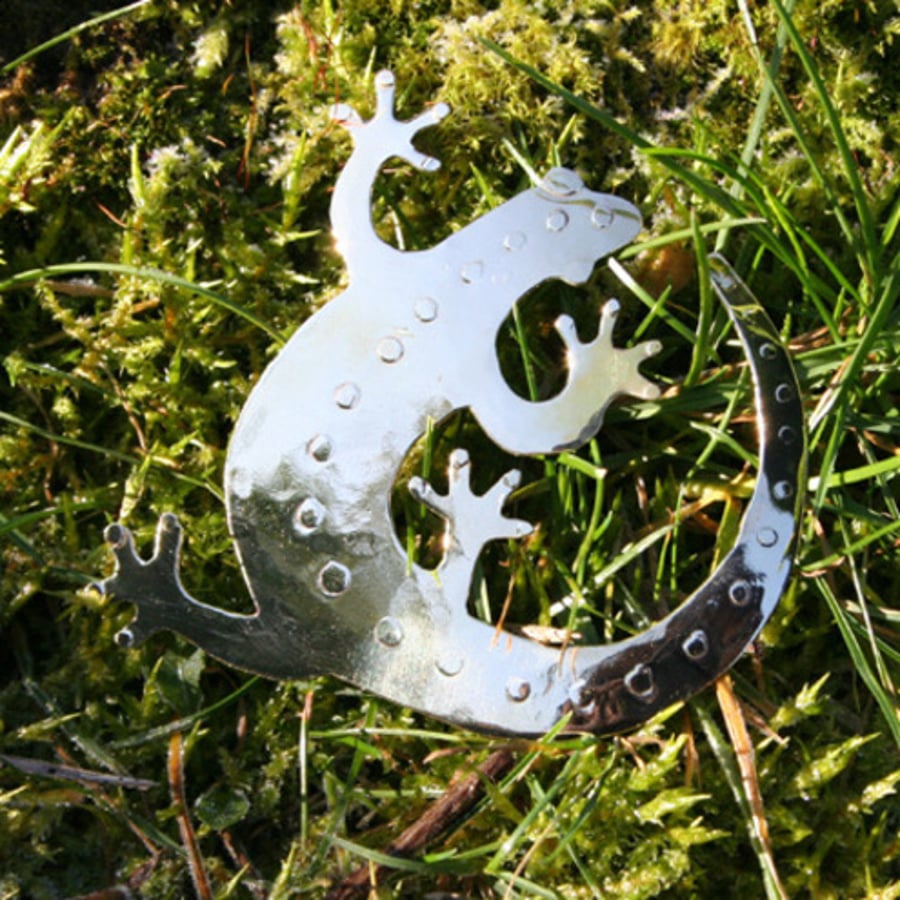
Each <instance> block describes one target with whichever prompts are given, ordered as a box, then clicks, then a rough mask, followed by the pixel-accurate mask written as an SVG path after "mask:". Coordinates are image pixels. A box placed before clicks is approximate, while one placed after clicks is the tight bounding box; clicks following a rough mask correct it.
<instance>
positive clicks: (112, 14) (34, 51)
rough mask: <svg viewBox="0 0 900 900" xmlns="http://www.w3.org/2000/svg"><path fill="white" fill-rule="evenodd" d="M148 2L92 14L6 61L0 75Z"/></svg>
mask: <svg viewBox="0 0 900 900" xmlns="http://www.w3.org/2000/svg"><path fill="white" fill-rule="evenodd" d="M149 3H150V0H137V2H136V3H129V4H128V6H121V7H119V9H113V10H110V11H109V12H106V13H101V14H100V15H99V16H94V18H93V19H88V20H87V21H86V22H80V23H79V24H78V25H75V26H74V27H72V28H69V29H67V30H66V31H63V32H61V33H60V34H58V35H56V36H55V37H52V38H50V40H49V41H44V42H43V43H42V44H38V45H37V47H32V48H31V49H30V50H29V51H28V52H27V53H23V54H22V55H21V56H17V57H16V58H15V59H14V60H12V62H8V63H6V65H4V66H2V67H0V75H6V73H7V72H12V70H13V69H15V68H16V66H20V65H22V63H24V62H28V60H29V59H33V58H34V57H35V56H37V55H38V54H40V53H43V52H44V51H45V50H49V49H50V48H51V47H55V46H56V45H57V44H62V43H63V42H65V41H68V40H70V39H71V38H73V37H75V36H76V35H78V34H81V32H82V31H87V30H88V29H89V28H93V27H94V26H95V25H102V24H103V23H104V22H111V21H112V20H113V19H119V18H121V17H122V16H127V15H128V14H129V13H131V12H134V11H135V10H137V9H140V8H141V7H142V6H147V5H148V4H149Z"/></svg>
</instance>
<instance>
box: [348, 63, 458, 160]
mask: <svg viewBox="0 0 900 900" xmlns="http://www.w3.org/2000/svg"><path fill="white" fill-rule="evenodd" d="M394 88H395V81H394V75H393V73H392V72H387V71H384V72H379V73H378V74H377V75H376V76H375V96H376V108H375V115H374V116H373V117H372V118H371V119H370V120H369V121H368V122H366V121H364V120H363V118H362V117H361V116H360V115H359V113H358V112H357V111H356V110H355V109H353V107H351V106H348V105H347V104H346V103H338V104H336V105H335V106H333V107H332V108H331V118H332V121H335V122H337V123H339V124H340V125H343V126H344V127H345V128H346V129H347V131H348V132H349V133H350V135H351V137H352V138H353V143H354V145H355V146H356V147H358V148H363V147H364V148H365V150H366V152H368V153H370V154H372V155H373V158H377V159H379V160H385V159H389V158H390V157H392V156H399V157H400V158H401V159H405V160H406V161H407V162H408V163H409V164H410V165H412V166H415V167H416V168H417V169H421V170H423V171H425V172H433V171H435V170H436V169H439V168H440V165H441V164H440V162H439V161H438V160H436V159H435V158H434V157H432V156H426V155H425V154H424V153H421V152H420V151H419V150H416V148H415V147H414V146H413V143H412V139H413V137H415V135H416V134H418V132H420V131H421V130H422V129H423V128H428V127H429V126H431V125H436V124H437V123H438V122H440V121H441V119H443V118H444V117H446V116H447V115H448V113H449V112H450V107H449V106H448V105H447V104H446V103H437V104H435V105H434V106H432V107H431V108H429V109H427V110H425V112H423V113H420V114H419V115H418V116H416V117H415V118H414V119H410V120H409V121H408V122H401V121H399V120H398V119H397V118H396V117H395V116H394Z"/></svg>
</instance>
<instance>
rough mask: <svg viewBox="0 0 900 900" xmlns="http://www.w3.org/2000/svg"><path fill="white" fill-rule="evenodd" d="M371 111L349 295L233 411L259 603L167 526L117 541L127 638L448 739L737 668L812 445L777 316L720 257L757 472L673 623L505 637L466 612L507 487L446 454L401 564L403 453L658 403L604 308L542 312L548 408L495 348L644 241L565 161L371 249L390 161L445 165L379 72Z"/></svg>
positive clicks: (118, 529)
mask: <svg viewBox="0 0 900 900" xmlns="http://www.w3.org/2000/svg"><path fill="white" fill-rule="evenodd" d="M375 87H376V92H377V109H376V113H375V115H374V117H373V118H372V119H371V120H369V121H363V120H362V119H361V118H360V117H359V115H358V114H357V113H356V112H355V111H354V110H353V109H351V108H349V107H347V106H344V105H340V106H337V107H335V108H334V110H333V111H332V117H333V118H334V119H335V120H336V121H338V122H340V123H341V124H342V125H344V126H345V127H346V128H347V130H348V131H349V132H350V134H351V135H352V138H353V152H352V155H351V156H350V159H349V161H348V162H347V164H346V166H345V168H344V169H343V171H342V173H341V174H340V177H339V178H338V181H337V184H336V187H335V190H334V196H333V200H332V205H331V219H332V224H333V228H334V233H335V235H336V237H337V240H338V245H339V248H340V250H341V252H342V254H343V256H344V259H345V260H346V264H347V269H348V272H349V287H348V289H347V290H346V291H345V292H344V293H343V294H342V295H340V296H339V297H337V298H336V299H334V300H332V301H331V302H330V303H329V304H328V305H327V306H326V307H324V308H323V309H322V310H321V311H319V312H317V313H316V314H315V315H314V316H313V317H312V318H310V319H309V320H308V321H307V322H305V323H304V324H303V325H302V327H300V328H299V329H298V330H297V332H296V333H295V334H294V336H293V337H292V338H291V340H290V341H289V342H288V343H287V345H286V346H285V347H284V349H283V350H282V351H281V353H280V354H279V355H278V357H277V358H276V359H275V360H274V362H273V363H272V364H271V365H270V366H269V368H268V370H267V371H266V372H265V374H264V375H263V377H262V378H261V380H260V381H259V383H258V384H257V386H256V387H255V388H254V390H253V392H252V393H251V395H250V398H249V400H248V401H247V404H246V407H245V408H244V410H243V412H242V414H241V416H240V419H239V421H238V423H237V426H236V428H235V431H234V435H233V437H232V440H231V444H230V447H229V451H228V457H227V462H226V472H225V486H226V498H227V507H228V517H229V526H230V530H231V533H232V535H233V538H234V542H235V545H236V548H237V553H238V555H239V558H240V562H241V566H242V569H243V573H244V576H245V578H246V581H247V585H248V587H249V590H250V592H251V594H252V596H253V599H254V602H255V605H256V612H255V613H254V614H252V615H237V614H233V613H230V612H226V611H224V610H221V609H219V608H216V607H214V606H210V605H207V604H204V603H200V602H198V601H196V600H194V599H193V598H192V597H190V596H189V595H188V594H187V593H186V591H185V590H184V588H183V587H182V585H181V582H180V579H179V574H178V568H179V552H180V546H181V539H182V535H181V528H180V526H179V524H178V520H177V518H176V517H175V516H174V515H172V514H171V513H166V514H164V515H163V516H162V517H161V518H160V520H159V525H158V529H157V534H156V547H155V551H154V553H153V556H152V557H151V558H150V559H149V560H147V561H145V560H143V559H141V558H140V557H139V556H138V555H137V554H136V552H135V549H134V543H133V539H132V535H131V533H130V532H129V530H128V529H127V528H125V527H123V526H122V525H120V524H114V525H110V526H109V527H108V529H107V531H106V539H107V541H108V542H109V544H110V546H111V548H112V551H113V554H114V556H115V560H116V569H115V573H114V574H113V575H112V576H111V577H109V578H107V579H106V580H104V581H103V582H102V583H101V584H100V585H99V587H100V589H101V590H102V591H103V592H105V593H106V594H110V595H114V596H115V597H117V598H119V599H122V600H126V601H128V602H130V603H133V604H134V605H135V606H136V607H137V614H136V616H135V618H134V620H133V621H132V622H131V624H130V625H129V626H128V627H127V628H125V629H123V630H122V631H121V632H120V633H119V635H118V636H117V640H118V642H119V643H120V644H121V645H122V646H126V647H130V646H134V645H136V644H138V643H140V642H141V641H143V640H144V639H146V638H147V637H148V636H149V635H151V634H153V633H154V632H156V631H159V630H162V629H171V630H173V631H176V632H179V633H180V634H182V635H183V636H185V637H186V638H188V639H189V640H191V641H193V642H194V643H196V644H198V645H199V646H200V647H202V648H203V649H204V650H206V651H207V652H209V653H210V654H212V655H213V656H215V657H217V658H219V659H221V660H223V661H225V662H227V663H230V664H232V665H234V666H237V667H239V668H242V669H246V670H249V671H252V672H257V673H260V674H263V675H266V676H270V677H272V678H278V679H284V678H303V677H307V676H310V675H314V674H329V675H333V676H337V677H338V678H341V679H343V680H345V681H347V682H350V683H352V684H354V685H357V686H359V687H361V688H364V689H366V690H369V691H372V692H374V693H376V694H379V695H381V696H382V697H385V698H388V699H390V700H392V701H394V702H396V703H399V704H403V705H405V706H409V707H413V708H414V709H417V710H421V711H424V712H427V713H429V714H431V715H433V716H436V717H438V718H441V719H444V720H447V721H450V722H453V723H456V724H458V725H461V726H466V727H472V728H477V729H480V730H484V731H489V732H493V733H514V734H524V735H537V734H541V733H544V732H545V731H547V730H548V729H550V728H551V727H553V726H554V725H555V724H556V723H557V722H558V721H559V720H560V717H561V716H563V715H564V714H567V713H568V714H569V715H570V719H569V727H570V728H572V729H578V730H586V731H592V732H595V733H598V734H600V733H608V732H613V731H618V730H622V729H624V728H628V727H630V726H633V725H636V724H638V723H640V722H642V721H644V720H645V719H647V718H648V717H649V716H651V715H652V714H654V713H655V712H657V711H658V710H660V709H662V708H664V707H666V706H667V705H669V704H671V703H673V702H675V701H677V700H680V699H683V698H685V697H688V696H689V695H691V694H694V693H696V692H697V691H698V690H700V689H701V688H702V687H704V686H705V685H706V684H708V683H709V682H710V681H712V680H713V679H715V678H716V677H717V676H718V675H720V674H721V673H723V672H724V671H725V670H727V669H728V668H729V667H730V666H731V665H732V664H733V663H734V661H735V660H736V659H737V658H738V657H739V656H740V654H741V653H742V652H743V651H744V649H745V648H746V646H747V645H748V643H749V642H750V641H751V640H753V638H754V637H755V636H756V635H757V634H758V632H759V630H760V628H761V627H762V625H763V624H764V622H765V621H766V619H767V618H768V617H769V616H770V615H771V613H772V610H773V609H774V607H775V605H776V603H777V601H778V598H779V596H780V594H781V592H782V590H783V587H784V584H785V581H786V579H787V577H788V573H789V570H790V562H791V547H792V542H793V536H794V532H795V519H796V504H797V496H796V495H797V487H798V484H799V479H800V477H801V472H802V469H803V460H804V429H803V419H802V414H801V408H800V400H799V396H798V386H797V381H796V377H795V375H794V372H793V369H792V366H791V362H790V359H789V357H788V355H787V353H786V352H785V350H784V348H783V346H782V344H781V341H780V340H779V338H778V335H777V333H776V331H775V329H774V327H773V326H772V324H771V322H770V321H769V319H768V318H767V316H766V314H765V313H764V311H763V310H762V308H761V307H760V305H759V304H758V302H757V301H756V300H755V299H754V298H753V296H752V295H751V294H750V292H749V291H748V290H747V288H746V287H745V286H744V285H743V284H742V283H741V282H740V281H739V280H738V278H737V276H736V275H735V274H734V272H733V271H732V270H731V268H730V267H729V266H728V264H727V263H726V262H725V261H724V260H722V259H720V258H716V257H714V258H713V259H712V260H711V271H712V279H713V285H714V287H715V290H716V292H717V293H718V296H719V298H720V299H721V301H722V302H723V303H724V305H725V308H726V309H727V311H728V314H729V315H730V317H731V318H732V320H733V322H734V325H735V328H736V331H737V334H738V336H739V338H740V341H741V343H742V345H743V348H744V351H745V353H746V355H747V360H748V363H749V367H750V371H751V373H752V376H753V381H754V387H755V399H756V405H757V420H758V426H759V434H760V441H761V449H760V455H759V474H758V477H757V482H756V489H755V491H754V494H753V497H752V500H751V501H750V503H749V506H748V508H747V510H746V512H745V515H744V519H743V524H742V526H741V529H740V534H739V536H738V539H737V543H736V545H735V547H734V549H733V550H732V551H731V552H730V553H729V554H728V556H727V557H726V558H725V559H724V560H723V561H722V562H721V564H720V565H719V567H718V568H717V570H716V571H715V573H714V574H713V575H712V577H710V578H709V580H708V581H707V582H706V583H705V584H703V585H702V586H701V587H700V588H699V589H698V590H697V591H696V592H695V593H694V594H693V596H691V597H690V598H689V599H688V600H687V601H685V603H684V604H683V605H682V606H680V607H679V608H678V609H677V610H676V611H675V612H673V613H672V614H671V615H669V616H667V617H666V618H664V619H662V620H661V621H659V622H657V623H656V624H655V625H653V626H652V627H651V628H649V629H648V630H647V631H645V632H643V633H642V634H638V635H636V636H634V637H632V638H630V639H628V640H624V641H620V642H618V643H612V644H609V645H598V646H569V647H566V648H564V649H560V648H558V647H550V646H546V645H544V644H541V643H538V642H536V641H534V640H531V639H529V638H528V637H525V636H521V635H514V634H506V635H504V640H501V641H499V642H498V641H495V628H494V626H492V625H489V624H487V623H485V622H481V621H478V620H476V619H475V618H474V617H472V616H471V615H470V614H469V613H468V612H467V610H466V602H467V598H468V593H469V587H470V582H471V579H472V574H473V569H474V566H475V563H476V559H477V557H478V555H479V553H480V551H481V549H482V547H483V546H484V544H485V543H487V542H488V541H491V540H494V539H497V538H515V537H522V536H525V535H527V534H528V533H529V532H530V531H531V526H530V525H529V524H528V523H526V522H524V521H521V520H517V519H513V518H509V517H507V516H505V515H504V514H503V512H502V507H503V505H504V502H505V500H506V498H507V496H508V495H509V494H510V492H511V491H512V490H513V489H514V488H515V487H516V486H517V484H518V483H519V473H518V472H517V471H515V470H514V471H510V472H508V473H507V474H506V475H504V476H503V477H502V478H501V479H500V480H499V481H498V482H497V483H496V484H495V485H494V486H493V487H492V488H491V489H490V490H488V491H487V493H485V494H484V495H482V496H477V495H475V494H474V493H473V492H472V490H471V489H470V485H469V471H470V469H469V466H470V462H469V459H468V456H467V454H466V453H465V452H464V451H462V450H457V451H455V452H454V453H453V454H451V457H450V471H449V492H448V493H447V494H446V495H443V494H439V493H437V492H436V491H435V490H434V489H433V488H432V487H431V486H430V485H429V484H428V483H426V482H425V481H423V480H422V479H418V478H416V479H413V480H412V481H411V482H410V484H409V488H410V490H411V491H412V493H413V495H414V496H415V497H416V498H418V499H419V500H421V501H422V502H423V503H424V504H426V505H427V506H428V507H430V508H431V509H433V510H434V511H436V512H437V513H439V514H440V515H441V516H443V517H444V518H445V519H446V522H447V524H446V553H445V556H444V558H443V560H442V561H441V563H440V565H439V566H438V569H437V572H436V573H435V572H433V571H428V570H425V569H421V568H419V567H417V566H416V565H411V564H410V563H409V561H408V558H407V554H406V552H405V550H404V549H403V547H402V546H401V544H400V542H399V540H398V538H397V536H396V534H395V529H394V524H393V522H392V518H391V512H390V494H391V489H392V486H393V484H394V482H395V479H396V476H397V473H398V469H399V467H400V465H401V463H402V462H403V460H404V458H405V457H406V456H407V453H408V452H409V449H410V447H411V446H412V445H413V444H414V443H415V442H416V441H417V439H419V438H420V437H421V436H422V434H423V433H424V432H425V431H426V428H427V427H428V425H429V423H430V422H436V421H439V420H441V419H443V418H445V417H446V416H447V415H448V414H449V413H451V412H452V411H454V410H457V409H460V408H463V407H468V408H469V409H470V410H471V411H472V413H473V414H474V415H475V417H476V418H477V419H478V421H479V423H480V424H481V426H482V427H483V428H484V430H485V431H486V432H487V434H488V435H489V436H490V437H491V438H492V439H493V440H494V441H495V442H496V443H497V444H498V445H499V446H500V447H502V448H504V449H505V450H507V451H509V452H510V453H513V454H536V453H550V452H554V451H560V450H563V449H566V448H575V447H578V446H581V445H582V444H584V443H585V442H586V441H588V440H589V439H590V438H591V437H592V436H593V435H594V434H595V433H596V432H597V430H598V429H599V428H600V425H601V423H602V419H603V414H604V411H605V410H606V408H607V406H608V405H609V403H610V401H611V400H613V398H615V397H617V396H619V395H631V396H636V397H639V398H646V399H651V398H654V397H655V396H657V393H658V391H657V388H656V387H655V386H654V385H653V384H651V383H650V382H649V381H647V380H646V379H644V378H643V377H642V376H641V375H640V374H639V372H638V365H639V364H640V363H641V361H643V360H645V359H647V358H648V357H649V356H651V355H653V354H654V353H656V352H657V351H658V350H659V344H658V343H656V342H647V343H642V344H639V345H637V346H636V347H634V348H632V349H618V348H616V347H614V346H613V343H612V332H613V326H614V324H615V321H616V316H617V313H618V309H619V307H618V304H617V303H616V301H610V302H608V303H607V304H606V305H605V306H604V307H603V309H602V312H601V316H600V324H599V333H598V335H597V337H596V339H595V340H593V341H591V342H588V343H582V342H581V341H580V340H579V338H578V336H577V334H576V332H575V327H574V324H573V322H572V321H571V319H569V318H568V317H564V316H563V317H560V318H559V319H558V320H557V322H556V328H557V330H558V331H559V333H560V335H561V337H562V339H563V341H564V343H565V345H566V351H567V353H566V359H567V365H568V381H567V384H566V386H565V388H564V389H563V390H562V391H561V392H560V393H559V394H558V395H557V396H556V397H553V398H552V399H549V400H546V401H542V402H535V403H532V402H529V401H526V400H524V399H522V398H520V397H519V396H518V395H516V394H515V393H514V392H513V391H512V390H511V389H510V388H509V386H508V385H507V383H506V381H505V379H504V377H503V375H502V374H501V371H500V366H499V362H498V359H497V355H496V351H495V336H496V334H497V331H498V329H499V327H500V325H501V323H502V322H503V320H504V319H505V318H506V316H507V315H508V313H509V311H510V309H511V307H512V304H513V303H514V302H515V301H516V299H517V298H519V297H520V296H522V295H523V294H524V293H526V292H527V291H528V290H530V289H531V288H532V287H534V286H535V285H537V284H539V283H540V282H542V281H545V280H547V279H550V278H559V279H562V280H564V281H566V282H569V283H572V284H576V283H581V282H583V281H585V280H586V279H587V278H588V277H589V275H590V273H591V271H592V269H593V267H594V265H595V263H596V261H597V260H599V259H600V258H602V257H604V256H606V255H608V254H610V253H612V252H614V251H615V250H617V249H618V248H620V247H622V246H624V245H625V244H627V243H629V242H630V241H631V240H632V239H633V238H634V237H635V236H636V235H637V234H638V232H639V230H640V228H641V218H640V214H639V213H638V211H637V209H635V208H634V207H633V206H632V205H631V204H629V203H627V202H625V201H623V200H621V199H618V198H616V197H613V196H608V195H604V194H598V193H594V192H592V191H590V190H588V189H586V188H585V186H584V185H583V184H582V182H581V181H580V179H579V178H578V176H577V175H575V173H573V172H571V171H569V170H567V169H554V170H552V171H551V172H550V173H549V174H548V175H547V176H546V177H545V178H544V180H543V181H542V183H541V184H540V185H539V186H537V187H535V188H532V189H531V190H527V191H524V192H522V193H521V194H519V195H517V196H516V197H513V198H512V199H511V200H509V201H508V202H506V203H505V204H503V205H502V206H500V207H498V208H496V209H494V210H492V211H491V212H489V213H487V214H486V215H484V216H482V217H481V218H479V219H477V220H476V221H474V222H472V223H471V224H470V225H468V226H467V227H465V228H463V229H462V230H461V231H459V232H458V233H456V234H453V235H451V236H450V237H448V238H447V239H446V240H444V241H442V242H441V243H439V244H438V245H437V246H435V247H433V248H432V249H429V250H423V251H417V252H402V251H400V250H397V249H395V248H393V247H391V246H389V245H388V244H386V243H384V242H383V241H382V240H381V239H380V238H379V237H378V235H377V234H376V232H375V229H374V226H373V224H372V219H371V188H372V184H373V182H374V180H375V178H376V176H377V174H378V171H379V168H380V167H381V166H382V165H383V164H384V163H385V162H386V161H387V160H389V159H391V158H393V157H400V158H402V159H405V160H407V161H408V162H410V163H411V164H412V165H414V166H416V167H417V168H419V169H423V170H426V171H428V170H433V169H435V168H437V166H438V162H437V161H436V160H434V159H431V158H429V157H426V156H423V155H422V154H421V153H420V152H419V151H417V150H416V149H415V148H414V147H413V145H412V143H411V140H412V138H413V136H414V135H415V134H416V133H417V132H418V131H419V130H421V129H422V128H425V127H427V126H429V125H433V124H435V123H437V122H439V121H440V120H441V119H442V118H443V117H444V116H445V115H447V113H448V111H449V110H448V108H447V107H446V106H445V105H443V104H441V105H437V106H434V107H433V108H431V109H430V110H428V111H427V112H425V113H423V114H422V115H420V116H418V117H417V118H415V119H413V120H412V121H409V122H401V121H398V120H397V119H395V117H394V111H393V106H394V78H393V76H392V75H391V74H390V73H389V72H381V73H379V74H378V75H377V76H376V79H375Z"/></svg>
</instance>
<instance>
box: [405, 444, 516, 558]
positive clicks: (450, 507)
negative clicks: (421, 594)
mask: <svg viewBox="0 0 900 900" xmlns="http://www.w3.org/2000/svg"><path fill="white" fill-rule="evenodd" d="M448 474H449V487H448V490H447V493H446V494H439V493H437V491H435V490H434V488H433V487H432V486H431V485H430V484H429V483H428V482H426V481H425V480H424V479H422V478H412V479H410V482H409V490H410V493H411V494H412V495H413V496H414V497H415V498H416V499H417V500H418V501H420V502H421V503H424V504H425V505H426V506H427V507H429V508H430V509H432V510H434V511H435V512H436V513H438V514H440V515H441V516H443V517H444V518H445V519H446V520H447V528H446V532H445V548H444V549H445V553H446V556H445V558H444V561H443V563H442V564H441V567H442V568H449V567H451V566H454V565H455V564H456V563H457V561H458V560H463V561H464V565H466V566H468V567H469V573H471V569H472V568H473V567H474V565H475V560H476V559H477V558H478V554H479V552H480V551H481V548H482V547H483V546H484V545H485V544H486V543H487V542H488V541H493V540H497V539H500V538H521V537H525V536H526V535H529V534H531V532H532V526H531V524H530V523H528V522H526V521H524V520H522V519H514V518H510V517H509V516H505V515H504V514H503V512H502V509H503V505H504V504H505V503H506V500H507V498H508V497H509V495H510V494H511V493H512V491H513V490H515V488H516V487H517V486H518V484H519V481H520V479H521V473H520V472H519V471H518V469H511V470H510V471H509V472H507V473H506V474H505V475H503V476H502V477H501V478H500V479H499V480H498V481H497V482H495V483H494V485H493V486H492V487H491V488H490V489H489V490H488V491H487V492H486V493H484V494H482V495H480V496H479V495H477V494H475V493H473V492H472V488H471V484H470V474H471V465H470V461H469V454H468V453H467V452H466V451H465V450H461V449H457V450H454V451H453V452H452V453H451V454H450V466H449V473H448Z"/></svg>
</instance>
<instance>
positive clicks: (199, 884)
mask: <svg viewBox="0 0 900 900" xmlns="http://www.w3.org/2000/svg"><path fill="white" fill-rule="evenodd" d="M169 791H170V793H171V795H172V803H173V804H174V806H175V812H176V815H177V818H178V830H179V831H180V832H181V843H182V844H183V845H184V850H185V853H187V858H188V868H189V869H190V872H191V880H192V881H193V882H194V889H195V890H196V891H197V896H198V897H199V898H200V900H213V892H212V886H211V885H210V883H209V876H208V875H207V874H206V869H205V868H204V866H203V857H202V856H201V855H200V847H199V846H198V845H197V834H196V832H195V831H194V826H193V825H192V824H191V817H190V815H189V814H188V805H187V798H186V797H185V794H184V746H183V744H182V740H181V732H180V731H175V732H173V733H172V737H170V738H169Z"/></svg>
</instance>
